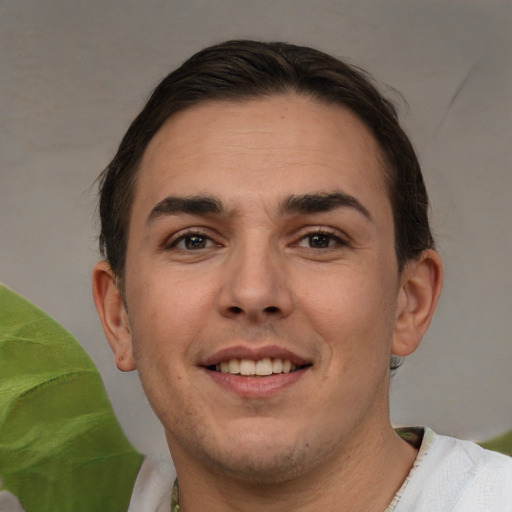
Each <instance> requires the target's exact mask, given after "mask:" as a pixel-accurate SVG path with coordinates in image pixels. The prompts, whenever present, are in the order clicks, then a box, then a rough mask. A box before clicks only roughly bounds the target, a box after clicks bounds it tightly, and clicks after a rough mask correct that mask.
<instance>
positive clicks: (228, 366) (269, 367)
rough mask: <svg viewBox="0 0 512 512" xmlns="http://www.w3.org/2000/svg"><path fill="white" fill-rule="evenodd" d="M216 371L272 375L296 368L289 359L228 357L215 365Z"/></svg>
mask: <svg viewBox="0 0 512 512" xmlns="http://www.w3.org/2000/svg"><path fill="white" fill-rule="evenodd" d="M215 369H216V370H217V371H218V372H222V373H231V374H233V375H237V374H240V375H262V376H263V375H272V374H273V373H276V374H278V373H290V372H293V371H294V370H296V369H297V365H295V364H293V363H292V362H291V361H290V360H289V359H279V358H276V359H270V357H265V358H264V359H259V360H258V361H253V360H252V359H230V360H229V361H222V362H221V363H219V364H217V365H216V366H215Z"/></svg>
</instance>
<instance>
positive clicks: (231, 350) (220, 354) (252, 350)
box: [201, 345, 311, 366]
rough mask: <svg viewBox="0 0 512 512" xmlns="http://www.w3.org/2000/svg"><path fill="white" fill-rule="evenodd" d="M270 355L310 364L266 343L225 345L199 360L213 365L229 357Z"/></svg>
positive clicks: (275, 357) (283, 349)
mask: <svg viewBox="0 0 512 512" xmlns="http://www.w3.org/2000/svg"><path fill="white" fill-rule="evenodd" d="M267 357H270V358H271V359H285V360H286V359H287V360H290V361H291V362H292V363H293V364H295V365H297V366H304V365H307V364H311V361H308V360H307V359H304V358H303V357H300V356H299V355H297V354H295V353H294V352H292V351H291V350H288V349H286V348H284V347H279V346H277V345H267V346H260V347H247V346H243V345H238V346H232V347H227V348H224V349H221V350H218V351H217V352H215V353H214V354H212V355H211V356H208V357H207V358H206V359H204V360H203V361H201V366H214V365H216V364H219V363H221V362H222V361H229V360H230V359H250V360H253V361H258V360H260V359H265V358H267Z"/></svg>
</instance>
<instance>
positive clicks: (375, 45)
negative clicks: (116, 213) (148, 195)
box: [0, 0, 512, 456]
mask: <svg viewBox="0 0 512 512" xmlns="http://www.w3.org/2000/svg"><path fill="white" fill-rule="evenodd" d="M511 26H512V3H511V2H510V1H509V0H502V1H499V0H480V1H478V0H387V1H386V2H383V1H381V0H359V1H357V2H353V1H351V0H315V1H311V0H214V1H209V0H174V1H173V0H145V1H144V2H140V1H137V0H87V1H82V0H72V1H69V0H0V48H1V51H0V282H2V283H3V284H6V285H7V286H9V287H11V288H13V289H14V290H16V291H17V292H19V293H21V294H22V295H24V296H25V297H27V298H28V299H30V300H31V301H33V302H35V303H36V304H37V305H38V306H40V307H41V308H42V309H44V310H45V311H47V312H48V313H49V314H51V315H52V316H53V317H55V318H56V319H57V320H58V321H59V322H60V323H61V324H63V325H64V326H65V327H66V328H67V329H69V330H70V331H71V332H72V333H73V334H74V335H75V336H76V337H77V338H78V340H79V341H80V342H81V343H82V345H83V346H84V348H85V349H86V351H87V352H88V353H89V355H90V356H91V358H92V359H93V360H94V362H95V363H96V365H97V366H98V368H99V370H100V372H101V374H102V376H103V379H104V382H105V386H106V388H107V391H108V393H109V396H110V398H111V400H112V403H113V406H114V409H115V412H116V414H117V416H118V418H119V419H120V421H121V424H122V427H123V429H124V430H125V432H126V434H127V435H128V437H129V439H130V440H131V441H132V442H133V443H134V445H135V446H136V447H137V448H138V449H139V450H141V451H143V452H145V453H152V454H157V455H160V456H166V453H167V449H166V446H165V441H164V437H163V434H162V432H161V428H160V426H159V424H158V421H157V420H156V419H155V417H154V415H153V413H152V411H151V409H150V407H149V406H148V405H147V402H146V400H145V398H144V395H143V392H142V390H141V387H140V385H139V383H138V378H137V375H136V374H134V373H132V374H122V373H120V372H118V371H117V370H116V368H115V366H114V364H113V358H112V355H111V353H110V349H109V348H108V346H107V343H106V341H105V340H104V336H103V332H102V330H101V327H100V324H99V321H98V320H97V317H96V312H95V310H94V306H93V303H92V299H91V293H90V273H91V268H92V266H93V264H94V263H95V261H96V260H97V259H98V258H99V255H98V251H97V241H96V237H97V221H96V218H95V207H96V191H97V187H96V185H95V183H94V181H95V178H96V176H97V175H98V173H99V172H100V171H101V170H102V169H103V167H105V166H106V164H107V163H108V162H109V160H110V158H111V157H112V156H113V154H114V152H115V150H116V147H117V145H118V143H119V142H120V139H121V137H122V135H123V134H124V132H125V130H126V128H127V127H128V124H129V122H130V121H131V120H132V119H133V117H134V116H135V115H136V114H137V113H138V111H139V109H140V108H141V107H142V105H143V104H144V102H145V100H146V98H147V96H148V94H149V92H150V91H151V89H152V88H153V87H154V86H155V85H156V83H157V82H158V81H159V80H160V79H161V78H163V76H165V75H166V74H167V73H168V72H169V71H170V70H171V69H173V68H175V67H176V66H178V65H179V64H180V63H181V62H183V61H184V60H185V59H186V58H188V57H189V56H190V55H191V54H192V53H194V52H195V51H197V50H199V49H201V48H202V47H204V46H207V45H209V44H213V43H216V42H220V41H223V40H226V39H231V38H255V39H264V40H284V41H288V42H292V43H296V44H303V45H309V46H313V47H316V48H318V49H321V50H324V51H327V52H328V53H331V54H333V55H335V56H337V57H341V58H345V59H347V60H348V61H350V62H352V63H354V64H356V65H358V66H360V67H363V68H365V69H367V70H368V71H370V72H371V73H372V74H373V75H374V76H375V78H376V79H377V80H378V82H379V83H380V84H381V86H382V89H383V91H384V92H386V93H387V94H388V95H390V96H391V98H392V99H394V100H395V101H396V103H397V105H398V107H399V110H400V112H401V118H402V121H403V124H404V125H405V127H406V129H407V131H408V133H409V134H410V136H411V138H412V140H413V142H414V144H415V147H416V148H417V151H418V153H419V157H420V160H421V162H422V165H423V169H424V174H425V179H426V182H427V186H428V188H429V191H430V195H431V201H432V222H433V227H434V232H435V234H436V236H437V241H438V248H439V251H440V253H441V255H442V256H443V259H444V262H445V267H446V268H445V270H446V281H445V288H444V293H443V297H442V299H441V303H440V306H439V308H438V312H437V314H436V317H435V319H434V322H433V325H432V327H431V329H430V331H429V333H428V335H427V336H426V337H425V339H424V342H423V344H422V346H421V348H420V350H419V351H418V352H417V353H416V354H414V355H413V356H411V357H410V358H409V359H408V360H407V361H406V362H405V364H404V365H403V367H402V368H401V369H400V370H399V371H398V373H397V374H396V375H395V376H394V377H393V381H392V397H391V407H392V418H393V421H394V423H395V424H396V425H429V426H430V427H432V428H433V429H435V430H436V431H437V432H439V433H443V434H449V435H454V436H458V437H462V438H469V439H485V438H487V437H490V436H493V435H495V434H498V433H500V432H502V431H504V430H507V429H509V428H512V372H511V366H512V333H511V329H510V324H511V320H512V270H511V267H512V236H511V234H510V233H511V231H512V201H511V200H510V196H511V195H512V172H511V165H512V138H511V136H512V63H511V59H510V52H511V48H512V30H511V29H510V27H511ZM395 89H396V90H395ZM397 91H399V92H400V93H401V94H402V95H403V97H404V98H405V99H406V100H407V104H406V103H405V102H404V101H403V99H402V97H401V95H400V94H399V93H398V92H397Z"/></svg>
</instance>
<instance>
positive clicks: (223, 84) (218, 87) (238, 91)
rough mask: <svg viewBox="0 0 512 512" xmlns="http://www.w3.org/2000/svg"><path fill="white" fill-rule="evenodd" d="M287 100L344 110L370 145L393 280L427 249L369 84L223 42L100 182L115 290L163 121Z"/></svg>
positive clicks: (203, 55) (411, 189) (388, 107)
mask: <svg viewBox="0 0 512 512" xmlns="http://www.w3.org/2000/svg"><path fill="white" fill-rule="evenodd" d="M292 92H293V93H297V94H300V95H304V96H307V97H311V98H314V99H316V100H318V101H320V102H322V103H325V104H327V105H339V106H343V107H345V108H347V109H349V110H350V111H352V112H353V113H354V114H355V115H356V116H357V117H358V118H359V119H360V120H361V121H362V122H363V123H364V124H365V125H366V126H367V127H368V129H369V130H370V131H371V133H372V135H373V136H374V137H375V140H376V141H377V143H378V146H379V152H380V155H379V156H380V158H381V159H382V164H383V172H384V173H385V178H386V184H387V189H388V195H389V200H390V202H391V206H392V210H393V219H394V225H395V250H396V258H397V264H398V270H399V272H401V271H402V269H403V267H404V264H405V262H406V261H407V260H410V259H416V258H418V257H419V256H420V255H421V254H422V252H423V251H425V250H426V249H430V248H433V246H434V240H433V237H432V233H431V230H430V225H429V219H428V196H427V191H426V188H425V184H424V181H423V177H422V174H421V168H420V165H419V163H418V159H417V157H416V153H415V151H414V148H413V146H412V144H411V142H410V140H409V138H408V137H407V135H406V134H405V133H404V131H403V130H402V128H401V127H400V124H399V122H398V118H397V113H396V110H395V108H394V106H393V104H392V103H391V102H390V101H388V100H387V99H386V98H384V97H383V96H382V94H381V93H380V92H379V91H378V89H377V88H376V86H375V85H374V84H373V83H372V80H371V78H370V77H369V76H368V75H367V74H366V73H365V72H364V71H362V70H360V69H357V68H355V67H353V66H350V65H348V64H346V63H344V62H342V61H340V60H338V59H335V58H334V57H331V56H330V55H327V54H325V53H322V52H320V51H317V50H314V49H311V48H305V47H299V46H294V45H290V44H286V43H264V42H256V41H229V42H226V43H223V44H219V45H217V46H213V47H210V48H206V49H205V50H202V51H200V52H198V53H197V54H195V55H194V56H192V57H191V58H190V59H189V60H188V61H186V62H185V63H184V64H183V65H182V66H181V67H179V68H178V69H177V70H175V71H173V72H172V73H170V74H169V75H168V76H167V77H166V78H165V79H164V80H162V82H161V83H160V84H159V85H158V86H157V87H156V89H155V90H154V92H153V94H152V95H151V97H150V99H149V101H148V102H147V104H146V106H145V107H144V108H143V110H142V112H141V113H140V114H139V115H138V116H137V118H136V119H135V120H134V121H133V123H132V124H131V126H130V128H129V129H128V131H127V133H126V135H125V136H124V138H123V140H122V142H121V144H120V146H119V149H118V151H117V154H116V155H115V157H114V159H113V160H112V162H111V163H110V164H109V166H108V167H107V168H106V169H105V170H104V172H103V174H102V175H101V195H100V217H101V234H100V250H101V252H102V254H103V256H104V257H105V258H106V260H107V261H108V263H109V265H110V267H111V269H112V271H113V273H114V274H115V276H116V278H117V280H118V282H119V285H120V287H121V288H122V287H123V277H124V267H125V259H126V247H127V240H128V230H129V223H130V212H131V205H132V202H133V197H134V191H135V184H136V181H137V172H138V169H139V165H140V162H141V159H142V157H143V155H144V152H145V150H146V148H147V146H148V144H149V142H150V141H151V139H152V138H153V137H154V135H155V134H156V133H157V132H158V130H159V129H160V128H161V127H162V125H163V124H164V123H165V121H166V120H167V119H169V118H170V117H172V116H173V115H175V114H177V113H178V112H180V111H182V110H185V109H188V108H190V107H192V106H194V105H198V104H201V103H205V102H208V101H213V100H231V101H243V100H249V99H254V98H263V97H268V96H271V95H276V94H283V93H292Z"/></svg>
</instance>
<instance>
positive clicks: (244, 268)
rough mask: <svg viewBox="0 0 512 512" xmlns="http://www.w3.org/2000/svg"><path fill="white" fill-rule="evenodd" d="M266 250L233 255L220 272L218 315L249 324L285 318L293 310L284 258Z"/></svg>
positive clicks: (246, 251) (241, 252)
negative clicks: (238, 319) (221, 275)
mask: <svg viewBox="0 0 512 512" xmlns="http://www.w3.org/2000/svg"><path fill="white" fill-rule="evenodd" d="M276 252H277V251H272V249H271V248H269V247H268V246H266V247H265V246H263V247H254V246H252V247H243V248H240V249H239V250H237V251H233V253H232V254H230V256H229V258H228V260H227V261H226V264H225V267H224V269H223V279H222V286H221V290H220V294H219V300H218V304H219V310H220V313H221V314H222V315H223V316H225V317H228V318H240V319H244V320H245V321H247V322H250V323H254V324H257V323H264V322H267V321H268V320H270V319H280V318H285V317H287V316H288V315H289V314H290V313H291V311H292V308H293V300H292V293H291V289H290V285H291V283H289V282H288V279H287V272H286V268H285V267H286V265H285V262H284V261H283V257H282V256H281V257H280V255H279V254H276Z"/></svg>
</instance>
